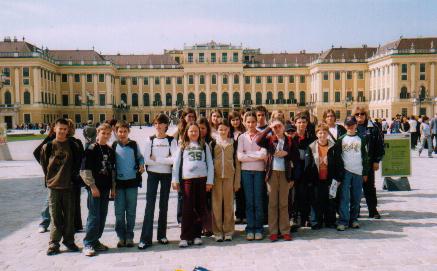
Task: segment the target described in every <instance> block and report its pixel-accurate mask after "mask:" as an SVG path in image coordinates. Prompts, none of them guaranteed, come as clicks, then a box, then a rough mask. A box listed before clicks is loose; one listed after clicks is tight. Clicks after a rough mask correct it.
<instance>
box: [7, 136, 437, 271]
mask: <svg viewBox="0 0 437 271" xmlns="http://www.w3.org/2000/svg"><path fill="white" fill-rule="evenodd" d="M19 144H20V145H19V146H18V145H17V146H11V149H12V150H13V152H16V151H19V150H20V149H26V148H28V149H31V145H32V144H33V145H35V142H33V143H32V142H30V143H29V142H23V143H19ZM26 144H27V145H26ZM11 145H12V144H11ZM13 156H15V157H14V158H16V157H17V156H20V157H22V158H21V159H24V160H23V161H11V162H4V161H3V162H0V206H1V207H0V218H1V219H0V247H1V249H0V270H165V271H167V270H176V269H183V270H187V271H188V270H192V269H193V267H194V266H196V265H199V266H203V267H206V268H208V269H210V270H344V269H347V270H437V184H436V182H437V160H436V159H435V158H434V159H429V158H426V157H417V155H416V154H413V159H412V161H413V176H412V177H411V178H410V183H411V187H412V189H413V190H412V191H410V192H386V191H382V190H381V185H382V179H381V178H380V177H378V178H377V189H378V199H379V209H380V211H381V214H382V219H381V220H369V219H367V218H366V216H367V210H366V208H365V207H364V208H363V209H362V210H363V211H362V216H363V218H362V219H361V228H360V229H358V230H347V231H345V232H337V231H335V230H332V229H323V230H319V231H312V230H310V229H300V230H299V232H298V233H296V234H295V235H294V237H295V240H294V241H292V242H282V241H280V242H276V243H270V242H269V241H268V240H263V241H260V242H247V241H245V240H244V236H243V235H242V231H243V227H242V226H237V230H238V231H237V233H236V236H235V239H234V241H232V242H229V243H227V242H226V243H215V242H214V241H213V240H212V239H211V238H204V239H203V240H204V245H202V246H199V247H190V248H187V249H179V248H178V246H177V244H178V241H179V234H180V228H179V227H178V225H177V223H176V218H175V216H176V215H175V213H176V194H175V193H174V192H172V194H171V196H170V203H169V214H168V218H169V223H168V237H169V239H170V240H171V242H170V244H169V245H167V246H163V245H159V244H154V246H152V247H151V248H150V249H147V250H144V251H140V250H138V249H137V248H136V247H135V248H123V249H117V248H116V242H117V238H116V235H115V232H114V208H113V203H112V202H111V203H110V208H109V213H108V220H107V223H106V228H105V232H104V234H103V237H102V242H103V243H104V244H106V245H108V246H109V247H110V250H109V251H108V252H104V253H101V254H99V256H97V257H93V258H87V257H85V256H84V255H83V254H81V253H61V254H60V255H57V256H51V257H48V256H46V254H45V252H46V249H47V245H48V238H49V235H48V233H43V234H41V233H37V228H38V223H39V212H40V210H41V208H42V206H43V203H44V200H45V198H46V190H45V189H44V187H43V185H42V177H41V176H42V171H41V170H40V168H39V167H38V165H37V164H36V162H34V161H31V160H30V159H31V158H29V154H23V153H20V154H18V153H13ZM26 159H27V160H26ZM145 192H146V191H145V189H141V190H140V194H139V197H138V209H137V219H136V227H135V241H136V242H138V238H139V235H140V231H141V223H142V220H143V216H144V207H145ZM85 195H86V192H85V191H83V193H82V216H83V220H84V221H85V220H86V214H87V209H86V202H85ZM363 203H364V201H363ZM155 226H156V225H155ZM154 234H156V232H155V233H154ZM155 236H156V235H155ZM75 237H76V242H77V244H78V245H79V246H80V247H82V246H83V244H82V240H83V237H84V233H78V234H76V236H75ZM63 249H65V248H63Z"/></svg>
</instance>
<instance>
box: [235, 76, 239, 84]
mask: <svg viewBox="0 0 437 271" xmlns="http://www.w3.org/2000/svg"><path fill="white" fill-rule="evenodd" d="M239 83H240V76H239V75H238V74H235V75H234V84H239Z"/></svg>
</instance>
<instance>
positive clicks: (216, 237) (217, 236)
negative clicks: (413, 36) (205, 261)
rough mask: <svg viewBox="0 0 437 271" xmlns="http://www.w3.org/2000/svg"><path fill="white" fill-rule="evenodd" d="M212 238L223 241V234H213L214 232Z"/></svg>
mask: <svg viewBox="0 0 437 271" xmlns="http://www.w3.org/2000/svg"><path fill="white" fill-rule="evenodd" d="M214 240H215V241H216V242H223V235H221V234H217V235H215V234H214Z"/></svg>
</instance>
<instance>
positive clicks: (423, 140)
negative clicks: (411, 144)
mask: <svg viewBox="0 0 437 271" xmlns="http://www.w3.org/2000/svg"><path fill="white" fill-rule="evenodd" d="M425 141H426V142H428V156H432V139H431V136H421V137H420V142H421V143H422V144H421V146H420V149H419V153H421V152H422V151H423V148H424V147H425Z"/></svg>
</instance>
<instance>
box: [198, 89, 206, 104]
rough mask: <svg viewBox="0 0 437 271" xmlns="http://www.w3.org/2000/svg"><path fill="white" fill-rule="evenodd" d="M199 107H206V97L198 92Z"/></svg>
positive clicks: (203, 93)
mask: <svg viewBox="0 0 437 271" xmlns="http://www.w3.org/2000/svg"><path fill="white" fill-rule="evenodd" d="M199 106H200V107H206V95H205V92H200V94H199Z"/></svg>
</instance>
